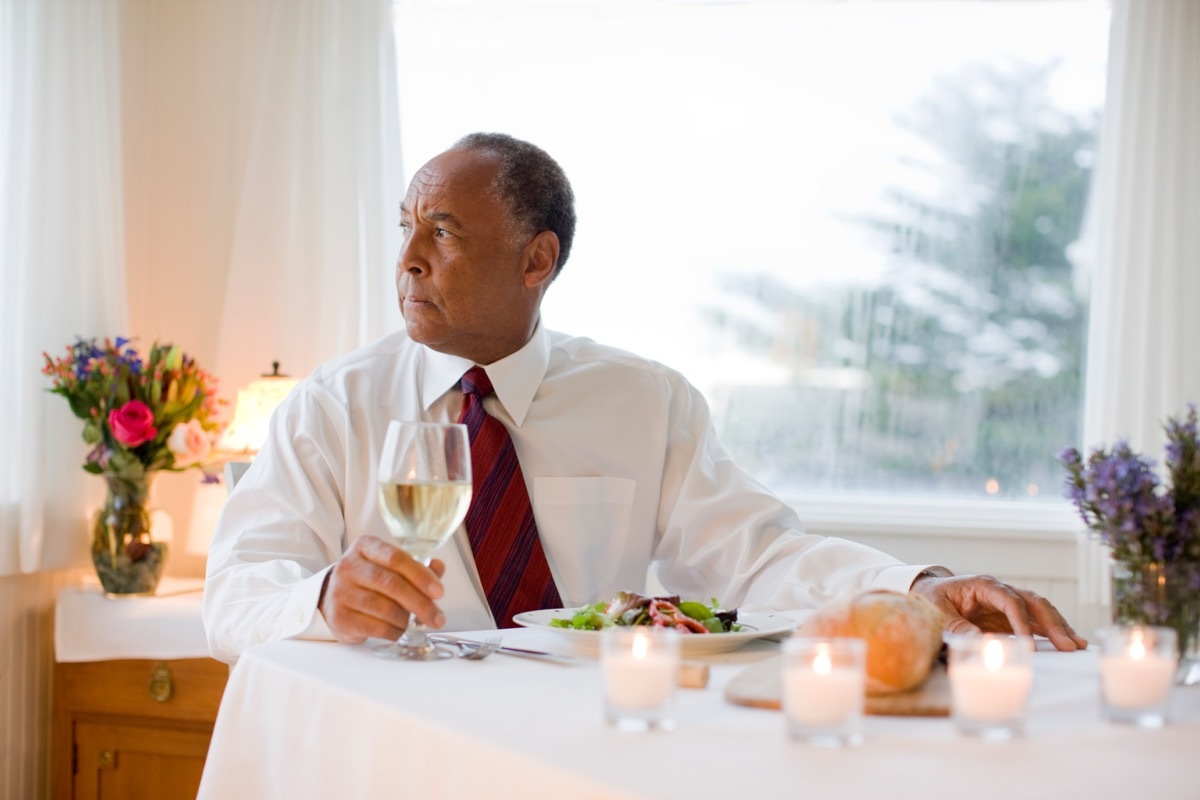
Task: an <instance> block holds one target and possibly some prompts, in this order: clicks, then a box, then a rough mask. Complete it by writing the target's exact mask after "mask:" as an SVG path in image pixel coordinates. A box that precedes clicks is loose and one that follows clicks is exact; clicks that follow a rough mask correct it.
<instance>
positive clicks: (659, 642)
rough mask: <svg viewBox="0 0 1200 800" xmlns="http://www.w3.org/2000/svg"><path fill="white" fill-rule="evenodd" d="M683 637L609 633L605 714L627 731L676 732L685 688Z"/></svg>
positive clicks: (604, 655)
mask: <svg viewBox="0 0 1200 800" xmlns="http://www.w3.org/2000/svg"><path fill="white" fill-rule="evenodd" d="M679 651H680V646H679V634H678V633H677V632H675V631H670V630H653V629H636V628H635V629H633V630H617V629H608V630H605V631H604V632H603V634H602V639H601V650H600V659H601V663H600V667H601V672H602V673H603V680H604V706H605V713H606V716H607V718H608V720H609V721H610V722H612V723H613V724H615V725H617V726H618V727H621V728H631V729H638V730H645V729H648V728H654V727H671V726H672V725H673V719H672V718H671V712H672V710H673V708H672V706H673V704H674V699H675V692H676V687H677V686H678V684H679V667H680V655H679Z"/></svg>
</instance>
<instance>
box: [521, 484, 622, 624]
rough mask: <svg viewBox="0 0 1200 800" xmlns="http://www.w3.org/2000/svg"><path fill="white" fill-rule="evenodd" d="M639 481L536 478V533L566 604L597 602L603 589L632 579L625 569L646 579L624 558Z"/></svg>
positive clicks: (534, 503) (534, 505) (534, 501)
mask: <svg viewBox="0 0 1200 800" xmlns="http://www.w3.org/2000/svg"><path fill="white" fill-rule="evenodd" d="M635 486H636V483H635V482H634V481H632V480H630V479H629V478H612V477H603V476H602V477H588V478H538V477H535V478H534V479H533V498H532V501H533V508H534V513H535V516H536V518H537V524H538V532H539V533H540V534H541V537H542V543H543V545H544V548H545V550H546V559H547V561H549V563H550V570H551V572H552V573H553V575H554V578H555V580H556V582H557V583H558V587H559V591H560V593H561V594H562V599H563V602H564V603H566V604H567V605H568V606H575V605H582V604H584V603H589V602H595V601H596V600H597V599H598V597H599V593H600V592H601V590H602V588H606V587H609V586H612V585H621V581H622V580H630V579H631V578H630V577H627V576H624V575H622V574H621V573H622V572H623V571H629V572H631V575H632V576H633V577H638V578H639V580H640V579H644V575H642V576H638V575H637V569H636V565H634V564H632V563H625V562H626V561H627V559H626V558H625V551H626V545H627V542H628V539H629V519H630V514H631V513H632V510H633V496H634V488H635ZM631 567H632V569H631ZM641 569H642V571H643V572H644V571H645V566H644V564H643V565H642V567H641ZM635 585H640V583H639V584H635Z"/></svg>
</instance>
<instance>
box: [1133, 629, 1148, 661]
mask: <svg viewBox="0 0 1200 800" xmlns="http://www.w3.org/2000/svg"><path fill="white" fill-rule="evenodd" d="M1142 636H1143V634H1142V631H1140V630H1135V631H1133V632H1132V633H1131V634H1130V635H1129V638H1130V640H1131V641H1130V644H1129V657H1130V658H1132V659H1133V660H1134V661H1141V660H1142V659H1143V658H1145V657H1146V645H1145V643H1144V642H1143V641H1142Z"/></svg>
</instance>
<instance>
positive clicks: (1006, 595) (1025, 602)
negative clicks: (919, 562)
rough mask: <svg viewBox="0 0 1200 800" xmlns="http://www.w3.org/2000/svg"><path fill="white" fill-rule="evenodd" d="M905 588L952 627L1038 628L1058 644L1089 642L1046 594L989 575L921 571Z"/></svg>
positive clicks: (989, 629) (1038, 632)
mask: <svg viewBox="0 0 1200 800" xmlns="http://www.w3.org/2000/svg"><path fill="white" fill-rule="evenodd" d="M909 591H911V592H913V593H915V594H919V595H921V596H922V597H924V598H926V599H927V600H930V601H932V602H933V603H934V605H936V606H937V607H938V608H940V609H941V610H942V613H943V614H945V615H946V630H948V631H950V632H951V633H978V632H980V631H987V632H993V633H1016V634H1021V635H1025V636H1028V635H1033V634H1036V635H1039V636H1045V637H1046V638H1047V639H1049V640H1050V641H1051V642H1052V643H1053V644H1054V646H1055V647H1057V648H1058V649H1059V650H1068V651H1070V650H1077V649H1083V648H1085V647H1087V639H1084V638H1083V637H1082V636H1079V635H1078V634H1076V633H1075V631H1074V630H1073V629H1072V628H1071V626H1070V625H1068V624H1067V621H1066V620H1065V619H1063V616H1062V614H1060V613H1058V609H1057V608H1055V607H1054V606H1053V605H1051V604H1050V601H1049V600H1047V599H1046V598H1044V597H1042V596H1041V595H1039V594H1037V593H1036V592H1031V591H1029V590H1027V589H1018V588H1016V587H1013V586H1009V585H1008V584H1006V583H1001V582H1000V581H998V580H996V579H995V578H993V577H991V576H990V575H955V576H951V577H938V576H936V575H921V576H919V577H918V578H917V580H916V581H914V582H913V585H912V588H911V589H909Z"/></svg>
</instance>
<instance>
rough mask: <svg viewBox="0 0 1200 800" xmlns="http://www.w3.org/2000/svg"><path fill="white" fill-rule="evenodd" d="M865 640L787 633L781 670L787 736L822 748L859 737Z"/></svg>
mask: <svg viewBox="0 0 1200 800" xmlns="http://www.w3.org/2000/svg"><path fill="white" fill-rule="evenodd" d="M866 659H867V643H866V642H865V641H864V640H862V639H851V638H813V637H806V636H791V637H788V638H787V639H785V640H784V642H783V665H782V674H781V675H780V684H781V687H782V695H783V696H782V699H783V713H784V717H785V719H786V720H787V732H788V736H790V737H791V738H792V739H794V740H797V741H802V742H808V743H809V744H815V745H821V746H825V747H838V746H842V745H857V744H860V743H861V742H862V740H863V730H862V728H863V726H862V719H863V700H864V696H865V694H866Z"/></svg>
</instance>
